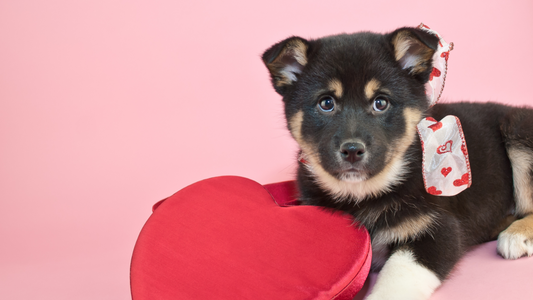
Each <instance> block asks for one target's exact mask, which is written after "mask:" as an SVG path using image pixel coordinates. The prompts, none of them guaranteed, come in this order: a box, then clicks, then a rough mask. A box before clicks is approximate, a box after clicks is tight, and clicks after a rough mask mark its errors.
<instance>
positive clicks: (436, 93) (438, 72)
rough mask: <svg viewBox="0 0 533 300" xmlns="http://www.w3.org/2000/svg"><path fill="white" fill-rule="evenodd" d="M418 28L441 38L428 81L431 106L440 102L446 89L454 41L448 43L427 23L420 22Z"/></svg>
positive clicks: (427, 87)
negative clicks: (445, 84)
mask: <svg viewBox="0 0 533 300" xmlns="http://www.w3.org/2000/svg"><path fill="white" fill-rule="evenodd" d="M418 28H420V29H422V30H424V31H426V32H428V33H430V34H433V35H435V36H436V37H437V38H438V39H439V44H438V46H437V51H435V54H434V55H433V69H432V70H431V74H430V75H429V81H428V82H427V83H426V94H427V96H428V100H429V106H433V105H435V104H437V102H439V99H440V96H441V95H442V91H443V90H444V83H445V81H446V73H447V72H448V58H449V56H450V51H452V50H453V43H449V44H448V43H447V42H446V41H445V40H444V39H443V38H442V36H441V35H439V33H438V32H436V31H435V30H433V29H430V28H429V27H428V26H427V25H425V24H423V23H422V24H420V25H419V26H418Z"/></svg>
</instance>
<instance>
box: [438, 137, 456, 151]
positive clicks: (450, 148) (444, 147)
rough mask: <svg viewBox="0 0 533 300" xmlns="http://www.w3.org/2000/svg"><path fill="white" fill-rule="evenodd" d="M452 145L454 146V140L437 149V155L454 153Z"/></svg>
mask: <svg viewBox="0 0 533 300" xmlns="http://www.w3.org/2000/svg"><path fill="white" fill-rule="evenodd" d="M452 145H453V141H452V140H449V141H447V142H446V144H444V145H440V146H439V148H437V153H438V154H444V153H446V152H452Z"/></svg>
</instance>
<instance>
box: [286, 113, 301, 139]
mask: <svg viewBox="0 0 533 300" xmlns="http://www.w3.org/2000/svg"><path fill="white" fill-rule="evenodd" d="M303 119H304V113H303V111H301V110H300V111H298V112H297V113H295V114H294V116H292V118H291V119H290V120H289V127H290V131H291V134H292V137H293V138H294V139H295V140H296V142H298V143H299V142H300V140H301V138H302V122H303Z"/></svg>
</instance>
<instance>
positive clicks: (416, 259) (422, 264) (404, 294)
mask: <svg viewBox="0 0 533 300" xmlns="http://www.w3.org/2000/svg"><path fill="white" fill-rule="evenodd" d="M435 221H436V222H435V223H434V224H433V225H432V229H431V232H428V233H427V234H425V235H424V236H421V237H418V238H416V239H415V240H413V241H410V242H407V243H406V244H403V245H399V246H398V248H396V249H395V250H393V251H392V255H391V256H390V257H389V259H388V260H387V261H386V262H385V265H384V266H383V268H382V269H381V272H380V273H379V275H378V279H377V282H376V285H375V286H374V288H373V290H372V293H371V294H370V295H369V296H368V298H367V300H377V299H380V300H384V299H385V300H425V299H429V298H430V296H431V294H433V292H434V291H435V289H436V288H438V287H439V286H440V284H441V283H442V281H443V280H444V279H445V278H446V277H447V276H448V274H449V273H450V271H451V270H452V269H453V267H454V265H455V263H456V262H457V261H458V260H459V259H460V257H461V256H462V254H463V253H464V249H463V246H462V244H463V243H462V242H461V234H460V230H459V223H458V222H457V221H456V220H455V218H453V217H452V216H446V217H441V218H439V219H438V220H435Z"/></svg>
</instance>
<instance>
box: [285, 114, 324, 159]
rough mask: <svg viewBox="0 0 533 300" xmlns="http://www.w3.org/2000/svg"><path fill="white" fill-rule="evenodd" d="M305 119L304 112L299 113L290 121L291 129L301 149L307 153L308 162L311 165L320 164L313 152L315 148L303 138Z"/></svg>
mask: <svg viewBox="0 0 533 300" xmlns="http://www.w3.org/2000/svg"><path fill="white" fill-rule="evenodd" d="M303 119H304V113H303V111H301V110H300V111H298V112H297V113H296V114H294V116H293V117H292V118H291V119H290V121H289V128H290V131H291V134H292V137H293V138H294V139H295V140H296V142H297V143H298V145H299V146H300V149H301V150H302V151H303V152H304V153H305V155H306V160H308V161H309V162H310V163H311V164H316V163H318V159H317V157H316V155H315V152H314V151H313V149H314V148H313V147H312V146H311V145H309V144H308V143H306V142H305V141H304V139H303V138H302V122H303Z"/></svg>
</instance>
